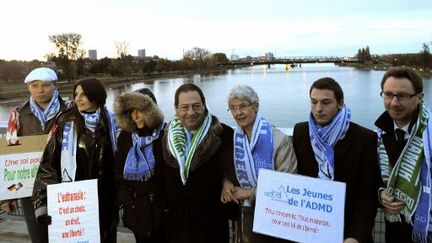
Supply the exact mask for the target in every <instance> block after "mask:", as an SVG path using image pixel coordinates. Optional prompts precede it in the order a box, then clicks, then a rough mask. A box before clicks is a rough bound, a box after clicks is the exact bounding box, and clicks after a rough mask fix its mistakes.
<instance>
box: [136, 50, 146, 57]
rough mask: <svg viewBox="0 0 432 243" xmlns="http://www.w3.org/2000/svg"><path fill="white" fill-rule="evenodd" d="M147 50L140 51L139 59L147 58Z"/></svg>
mask: <svg viewBox="0 0 432 243" xmlns="http://www.w3.org/2000/svg"><path fill="white" fill-rule="evenodd" d="M145 54H146V53H145V49H140V50H138V58H141V59H144V58H145V56H146V55H145Z"/></svg>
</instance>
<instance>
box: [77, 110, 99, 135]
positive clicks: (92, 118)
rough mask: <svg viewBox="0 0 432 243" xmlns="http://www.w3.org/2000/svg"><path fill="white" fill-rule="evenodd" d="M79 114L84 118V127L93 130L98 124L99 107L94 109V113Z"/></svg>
mask: <svg viewBox="0 0 432 243" xmlns="http://www.w3.org/2000/svg"><path fill="white" fill-rule="evenodd" d="M80 114H81V116H82V117H83V118H84V122H85V125H86V127H87V128H88V129H89V130H90V131H92V132H95V131H96V128H97V126H98V125H99V119H100V108H98V109H97V110H96V112H94V113H84V112H80Z"/></svg>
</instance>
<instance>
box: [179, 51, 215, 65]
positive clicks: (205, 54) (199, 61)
mask: <svg viewBox="0 0 432 243" xmlns="http://www.w3.org/2000/svg"><path fill="white" fill-rule="evenodd" d="M209 57H210V51H208V50H206V49H202V48H199V47H194V48H192V50H189V51H186V53H185V54H184V56H183V59H185V60H187V59H188V58H189V59H191V60H193V61H194V62H195V64H196V65H197V67H198V68H202V67H205V66H206V65H207V61H208V59H209Z"/></svg>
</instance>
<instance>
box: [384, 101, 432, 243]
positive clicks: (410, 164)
mask: <svg viewBox="0 0 432 243" xmlns="http://www.w3.org/2000/svg"><path fill="white" fill-rule="evenodd" d="M431 114H432V113H431V111H430V110H429V108H428V107H427V106H426V105H425V104H423V103H422V104H420V106H419V114H418V118H417V122H416V124H415V125H414V126H413V128H412V130H411V133H410V136H409V138H408V141H407V143H406V145H405V147H404V149H403V150H402V153H401V154H400V156H399V158H398V160H397V161H396V164H395V166H394V167H393V166H392V165H391V164H390V163H389V159H388V155H387V151H386V150H385V146H384V143H383V141H382V138H381V135H382V134H383V131H382V130H381V129H378V130H377V134H378V155H379V161H380V167H381V176H382V178H383V181H384V183H387V189H386V191H387V193H388V194H389V195H392V196H394V197H395V198H396V199H398V200H400V201H403V202H404V203H405V208H404V209H403V210H402V211H401V214H403V215H404V216H405V219H406V221H407V222H408V223H411V224H413V222H412V216H413V215H414V214H415V216H414V224H413V233H412V238H413V239H414V240H415V241H418V242H427V237H428V231H432V227H431V226H430V224H431V222H430V213H431V171H430V162H431V150H432V147H431V146H432V124H431V123H430V122H429V118H430V117H431ZM385 217H386V218H387V220H389V221H390V222H400V221H401V217H400V214H399V213H398V214H390V213H388V212H386V213H385Z"/></svg>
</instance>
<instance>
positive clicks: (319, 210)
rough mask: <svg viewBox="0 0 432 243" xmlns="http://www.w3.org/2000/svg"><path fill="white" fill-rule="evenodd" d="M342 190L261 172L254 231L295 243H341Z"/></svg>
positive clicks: (321, 182) (320, 182) (316, 181)
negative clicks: (295, 242)
mask: <svg viewBox="0 0 432 243" xmlns="http://www.w3.org/2000/svg"><path fill="white" fill-rule="evenodd" d="M345 187H346V185H345V183H342V182H335V181H329V180H321V179H317V178H312V177H306V176H299V175H293V174H288V173H282V172H277V171H273V170H266V169H260V171H259V176H258V186H257V192H256V204H255V217H254V226H253V231H254V232H257V233H262V234H266V235H271V236H274V237H278V238H283V239H288V240H294V241H298V242H317V240H318V241H320V242H343V232H344V206H345Z"/></svg>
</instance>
